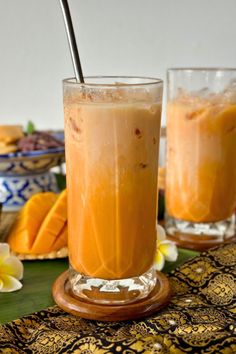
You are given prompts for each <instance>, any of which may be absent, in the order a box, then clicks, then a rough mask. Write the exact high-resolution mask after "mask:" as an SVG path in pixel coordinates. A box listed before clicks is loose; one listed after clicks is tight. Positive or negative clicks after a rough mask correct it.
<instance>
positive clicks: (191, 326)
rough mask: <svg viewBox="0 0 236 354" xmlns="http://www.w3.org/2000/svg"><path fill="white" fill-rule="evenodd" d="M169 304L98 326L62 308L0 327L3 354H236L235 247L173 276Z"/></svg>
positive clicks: (201, 259)
mask: <svg viewBox="0 0 236 354" xmlns="http://www.w3.org/2000/svg"><path fill="white" fill-rule="evenodd" d="M169 279H170V281H171V286H172V290H173V297H172V300H171V302H170V304H169V305H168V306H167V307H166V308H165V309H163V310H162V311H160V312H159V313H157V314H155V315H153V316H151V317H149V318H146V319H144V320H140V321H129V322H114V323H106V322H97V321H88V320H84V319H81V318H78V317H74V316H72V315H69V314H67V313H65V312H63V311H62V310H61V309H59V308H58V307H57V306H54V307H51V308H48V309H46V310H43V311H40V312H37V313H35V314H32V315H30V316H27V317H23V318H21V319H18V320H16V321H13V322H11V323H8V324H5V325H3V326H1V327H0V353H13V354H16V353H17V354H23V353H35V354H37V353H45V354H47V353H48V354H49V353H56V354H61V353H77V354H79V353H81V354H91V353H97V354H107V353H118V354H119V353H120V354H121V353H123V354H132V353H146V354H149V353H150V354H155V353H158V354H169V353H170V354H184V353H189V354H197V353H199V354H211V353H217V354H218V353H219V354H230V353H236V245H235V244H230V245H224V246H221V247H219V248H217V249H213V250H210V251H209V252H205V253H202V254H201V256H199V257H195V258H194V259H191V260H189V261H188V262H186V263H185V264H183V265H182V266H181V267H179V268H177V269H176V270H175V271H174V272H173V273H171V274H170V275H169Z"/></svg>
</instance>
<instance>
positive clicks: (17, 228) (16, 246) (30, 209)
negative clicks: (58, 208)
mask: <svg viewBox="0 0 236 354" xmlns="http://www.w3.org/2000/svg"><path fill="white" fill-rule="evenodd" d="M57 198H58V197H57V195H56V194H55V193H52V192H46V193H38V194H35V195H33V196H32V197H31V198H30V199H29V200H28V201H27V202H26V204H25V205H24V207H23V208H22V209H21V211H20V213H19V214H18V217H17V219H16V221H15V223H14V225H13V227H12V228H11V230H10V234H9V235H8V238H7V242H8V243H9V244H10V247H11V249H12V250H13V251H14V252H18V253H31V247H32V245H33V243H34V240H35V238H36V236H37V234H38V231H39V229H40V226H41V224H42V222H43V220H44V219H45V217H46V215H47V214H48V212H49V210H50V209H51V208H52V206H53V205H54V203H55V202H56V200H57Z"/></svg>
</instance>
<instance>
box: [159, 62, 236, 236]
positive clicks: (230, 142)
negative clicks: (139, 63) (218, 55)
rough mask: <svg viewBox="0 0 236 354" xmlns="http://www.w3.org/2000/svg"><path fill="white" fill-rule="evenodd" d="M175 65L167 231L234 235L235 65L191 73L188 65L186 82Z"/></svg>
mask: <svg viewBox="0 0 236 354" xmlns="http://www.w3.org/2000/svg"><path fill="white" fill-rule="evenodd" d="M170 71H171V70H170ZM177 71H178V70H177V69H176V72H175V71H174V72H171V73H170V74H169V75H170V77H169V87H172V92H170V93H169V100H168V104H167V180H166V207H167V212H168V220H167V228H168V232H169V233H170V234H173V233H174V232H179V233H185V232H186V233H188V234H191V233H193V234H194V233H196V235H204V234H205V235H209V236H212V237H215V238H218V240H222V238H224V237H227V236H232V235H233V229H234V217H232V215H233V214H234V209H235V207H236V87H235V86H234V85H233V83H230V80H229V78H230V79H232V76H231V75H232V74H234V75H235V78H236V70H235V71H232V72H231V71H230V70H229V71H227V73H225V71H224V70H223V71H221V70H216V69H215V70H210V72H209V71H208V70H207V69H206V70H205V71H204V70H203V69H199V70H195V71H194V70H193V71H192V76H191V73H190V71H189V70H187V69H186V71H185V73H181V74H182V80H183V76H184V78H185V81H184V80H183V81H182V84H183V85H181V83H180V82H179V81H181V80H180V75H181V74H180V73H178V74H177ZM217 73H218V74H217ZM174 75H175V79H176V81H178V80H179V81H178V83H177V82H176V83H175V84H174V83H173V80H174ZM178 75H179V76H178ZM224 75H225V76H226V78H225V80H222V81H223V82H222V84H221V80H220V79H219V77H221V78H222V77H224ZM176 76H178V78H177V77H176ZM196 76H198V83H197V84H196V88H195V87H194V88H195V90H194V89H191V90H189V87H191V80H192V86H194V84H195V81H196ZM204 77H207V80H208V83H206V82H204V80H203V78H204ZM209 78H210V79H209ZM194 80H195V81H194ZM171 85H172V86H171ZM197 85H198V86H197ZM200 85H202V86H203V87H207V85H208V86H209V88H208V89H203V87H201V86H200ZM227 85H228V86H227ZM173 87H178V90H177V91H176V92H173V90H174V89H173ZM186 87H188V89H186ZM201 89H202V90H201ZM173 219H174V220H175V221H173ZM174 224H175V226H174ZM175 227H176V229H175ZM191 229H192V230H191Z"/></svg>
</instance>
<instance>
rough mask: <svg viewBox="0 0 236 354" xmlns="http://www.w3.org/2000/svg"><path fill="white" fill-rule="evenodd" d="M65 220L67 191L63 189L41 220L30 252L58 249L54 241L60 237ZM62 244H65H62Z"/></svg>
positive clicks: (46, 251) (36, 252)
mask: <svg viewBox="0 0 236 354" xmlns="http://www.w3.org/2000/svg"><path fill="white" fill-rule="evenodd" d="M66 222H67V192H66V189H65V190H64V191H63V192H61V194H60V195H59V197H58V199H57V200H56V202H55V203H54V205H53V206H52V208H51V209H50V210H49V212H48V214H47V215H46V217H45V219H44V220H43V222H42V224H41V226H40V229H39V231H38V234H37V237H36V238H35V240H34V243H33V246H32V248H31V253H34V254H38V253H49V252H51V251H54V250H56V249H58V248H55V242H56V240H57V238H59V237H60V234H61V232H62V230H63V228H64V226H65V223H66ZM63 237H65V236H63ZM63 246H65V245H64V244H63ZM63 246H62V247H63ZM56 247H57V244H56ZM59 248H60V247H59Z"/></svg>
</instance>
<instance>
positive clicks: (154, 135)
mask: <svg viewBox="0 0 236 354" xmlns="http://www.w3.org/2000/svg"><path fill="white" fill-rule="evenodd" d="M123 80H124V79H123ZM123 80H122V81H123ZM151 86H153V87H151V88H150V89H149V87H146V86H145V85H144V87H141V88H140V87H135V85H134V86H132V85H131V88H130V87H129V85H125V84H124V85H122V84H119V85H118V84H117V85H115V84H113V86H111V87H109V86H105V87H100V88H97V87H96V86H95V87H93V86H92V87H89V85H88V86H85V88H84V89H83V90H82V91H81V90H78V89H77V87H76V85H73V84H72V85H70V84H69V83H68V84H66V83H65V86H64V109H65V135H66V164H67V186H68V207H69V209H68V227H69V257H70V264H71V266H72V267H73V269H74V270H75V271H76V272H78V273H80V274H83V275H86V276H89V277H93V278H102V279H109V280H110V279H124V278H131V277H136V276H139V275H142V274H143V273H145V272H146V271H148V270H149V269H150V268H151V267H152V264H153V260H154V254H155V245H156V217H157V167H158V146H159V128H160V119H161V101H160V100H161V90H160V88H159V86H158V90H157V89H156V88H155V85H154V84H153V85H151Z"/></svg>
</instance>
